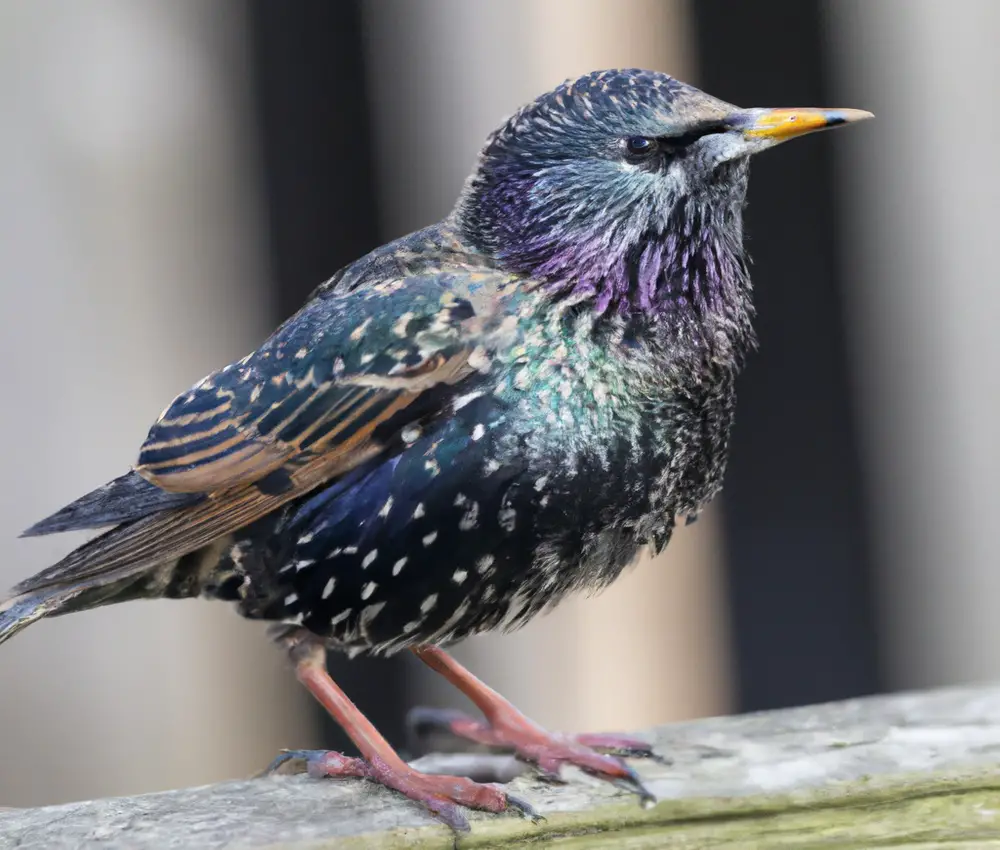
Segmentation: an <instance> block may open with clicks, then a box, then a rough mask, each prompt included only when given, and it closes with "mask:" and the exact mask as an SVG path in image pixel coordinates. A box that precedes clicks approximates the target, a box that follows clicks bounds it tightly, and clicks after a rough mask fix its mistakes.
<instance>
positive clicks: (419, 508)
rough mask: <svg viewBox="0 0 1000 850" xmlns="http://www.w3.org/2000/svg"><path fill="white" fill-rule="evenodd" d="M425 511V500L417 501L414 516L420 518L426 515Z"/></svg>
mask: <svg viewBox="0 0 1000 850" xmlns="http://www.w3.org/2000/svg"><path fill="white" fill-rule="evenodd" d="M424 513H425V511H424V503H423V502H417V506H416V507H415V508H414V509H413V518H414V519H420V517H422V516H423V515H424Z"/></svg>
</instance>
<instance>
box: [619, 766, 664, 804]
mask: <svg viewBox="0 0 1000 850" xmlns="http://www.w3.org/2000/svg"><path fill="white" fill-rule="evenodd" d="M626 770H627V772H628V774H627V776H625V777H623V778H619V779H616V780H614V785H615V786H616V787H617V788H621V789H622V790H624V791H629V792H631V793H633V794H637V795H638V796H639V805H640V806H642V807H643V808H644V809H651V808H653V806H655V805H656V802H657V800H656V797H655V796H654V795H653V793H652V792H651V791H650V790H649V789H648V788H647V787H646V786H645V785H644V784H643V782H642V780H641V779H640V778H639V774H638V773H636V772H635V771H634V770H633V769H632V768H631V767H626Z"/></svg>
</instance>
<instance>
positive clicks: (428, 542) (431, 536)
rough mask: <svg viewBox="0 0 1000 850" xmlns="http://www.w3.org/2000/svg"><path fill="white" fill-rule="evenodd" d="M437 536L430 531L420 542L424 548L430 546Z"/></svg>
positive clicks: (434, 532)
mask: <svg viewBox="0 0 1000 850" xmlns="http://www.w3.org/2000/svg"><path fill="white" fill-rule="evenodd" d="M437 536H438V533H437V532H436V531H432V532H431V533H430V534H425V535H424V537H423V540H422V542H423V544H424V546H425V547H427V546H430V545H431V543H433V542H434V541H435V540H437Z"/></svg>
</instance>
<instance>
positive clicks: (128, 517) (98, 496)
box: [21, 471, 204, 537]
mask: <svg viewBox="0 0 1000 850" xmlns="http://www.w3.org/2000/svg"><path fill="white" fill-rule="evenodd" d="M203 498H204V496H203V495H201V494H200V493H168V492H167V491H166V490H161V489H160V488H159V487H157V486H156V485H155V484H151V483H150V482H148V481H147V480H146V479H145V478H143V477H142V476H141V475H139V473H138V472H135V471H132V472H129V473H126V474H125V475H122V476H120V477H119V478H116V479H115V480H114V481H110V482H109V483H107V484H105V485H104V486H103V487H98V488H97V489H96V490H93V491H92V492H90V493H88V494H87V495H86V496H82V497H80V498H79V499H77V500H76V501H75V502H72V503H71V504H69V505H67V506H66V507H64V508H63V509H62V510H60V511H57V512H56V513H54V514H52V516H50V517H47V518H45V519H43V520H41V521H40V522H36V523H35V524H34V525H33V526H31V528H29V529H27V530H26V531H24V532H22V533H21V537H37V536H39V535H42V534H56V533H58V532H60V531H78V530H81V529H93V528H105V527H107V526H109V525H118V524H119V523H122V522H132V521H134V520H137V519H141V518H142V517H145V516H149V515H150V514H154V513H158V512H159V511H163V510H168V509H171V508H179V507H184V506H186V505H193V504H194V503H196V502H199V501H201V500H202V499H203Z"/></svg>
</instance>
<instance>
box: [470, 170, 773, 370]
mask: <svg viewBox="0 0 1000 850" xmlns="http://www.w3.org/2000/svg"><path fill="white" fill-rule="evenodd" d="M498 176H499V175H494V177H495V178H496V177H498ZM736 182H737V184H738V185H739V186H740V189H741V191H739V192H738V193H736V194H733V195H732V196H730V197H724V198H720V197H717V196H716V197H704V198H703V197H701V196H700V194H693V195H687V196H684V195H680V196H675V197H674V198H662V197H661V198H642V197H641V196H635V197H633V198H628V199H625V198H620V199H616V201H614V202H611V203H607V204H604V205H600V204H596V203H594V198H593V197H588V194H587V193H586V191H580V192H579V193H574V196H573V197H565V196H561V195H560V193H558V192H553V193H552V195H551V196H547V187H546V185H545V181H544V179H543V178H538V177H535V178H534V179H532V178H529V177H527V176H526V175H523V174H522V175H508V176H507V179H493V180H487V181H483V182H481V183H479V185H475V183H473V184H472V185H470V186H469V187H467V192H466V196H465V198H463V201H464V203H461V204H460V206H459V208H458V215H459V217H460V220H461V225H460V226H462V228H463V229H464V230H465V233H466V235H467V236H468V237H469V238H470V239H471V240H472V241H474V242H476V243H478V244H479V245H480V246H481V247H482V248H483V249H484V250H487V251H489V252H490V253H492V254H494V256H496V257H497V258H498V259H499V260H500V262H501V264H502V265H504V266H505V267H506V268H508V269H509V270H511V271H514V272H517V273H519V274H524V275H526V276H527V277H529V278H531V279H533V280H537V281H539V282H541V284H542V285H543V287H544V288H545V290H546V291H547V292H549V293H550V294H551V296H552V298H553V299H554V300H562V299H566V298H569V299H572V300H573V301H590V302H591V303H592V304H593V308H594V310H595V312H597V313H601V314H607V315H619V316H622V317H623V318H626V319H632V318H635V319H644V320H647V321H650V322H652V323H653V324H655V325H658V326H661V327H663V328H664V330H665V332H667V333H669V334H670V335H672V336H675V337H676V339H677V342H678V344H684V345H687V346H690V347H691V348H693V349H697V350H698V351H697V353H700V354H702V355H707V356H709V357H711V358H712V359H713V360H717V361H718V360H719V359H724V360H732V361H733V362H734V363H736V362H739V361H740V360H741V359H742V357H743V355H744V354H745V353H746V351H747V350H748V349H749V348H750V347H751V346H752V345H753V344H754V343H753V330H752V327H751V319H752V317H753V305H752V300H751V290H750V279H749V274H748V269H747V260H746V255H745V252H744V247H743V229H742V207H743V196H744V195H743V191H742V188H743V187H744V186H745V174H740V175H739V176H738V177H737V180H736ZM580 188H581V189H582V188H583V187H580ZM529 199H530V200H529ZM692 353H696V352H694V351H692Z"/></svg>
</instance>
